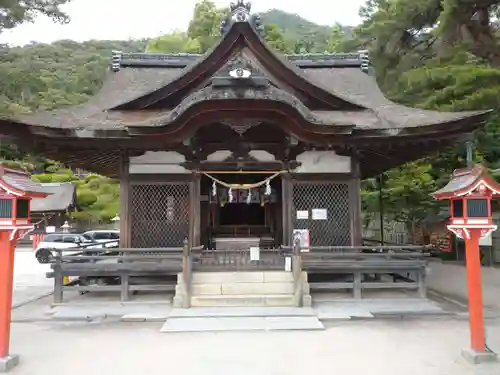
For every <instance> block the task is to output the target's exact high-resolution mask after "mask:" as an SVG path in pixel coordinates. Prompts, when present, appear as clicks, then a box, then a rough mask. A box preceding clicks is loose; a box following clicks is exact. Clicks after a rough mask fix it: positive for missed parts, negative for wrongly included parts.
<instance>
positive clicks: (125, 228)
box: [120, 152, 132, 248]
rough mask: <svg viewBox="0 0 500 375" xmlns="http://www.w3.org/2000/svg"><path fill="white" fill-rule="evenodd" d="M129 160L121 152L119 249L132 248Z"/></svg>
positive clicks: (125, 154) (126, 155)
mask: <svg viewBox="0 0 500 375" xmlns="http://www.w3.org/2000/svg"><path fill="white" fill-rule="evenodd" d="M129 165H130V160H129V157H128V154H127V153H125V152H123V153H122V154H121V156H120V247H121V248H129V247H132V239H131V224H132V218H131V214H132V209H131V194H130V189H131V186H130V171H129Z"/></svg>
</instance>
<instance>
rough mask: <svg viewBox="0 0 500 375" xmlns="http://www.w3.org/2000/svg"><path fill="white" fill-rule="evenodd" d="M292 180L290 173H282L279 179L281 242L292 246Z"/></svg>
mask: <svg viewBox="0 0 500 375" xmlns="http://www.w3.org/2000/svg"><path fill="white" fill-rule="evenodd" d="M292 199H293V181H292V176H291V174H290V173H285V174H283V177H282V180H281V205H282V228H283V230H282V233H283V239H282V241H283V242H282V243H283V245H285V246H292V245H293V244H292V233H293V220H292V210H293V207H292Z"/></svg>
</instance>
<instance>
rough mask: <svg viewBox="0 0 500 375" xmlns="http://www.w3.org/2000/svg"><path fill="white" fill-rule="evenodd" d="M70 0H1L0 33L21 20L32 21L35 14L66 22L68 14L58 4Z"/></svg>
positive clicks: (21, 21)
mask: <svg viewBox="0 0 500 375" xmlns="http://www.w3.org/2000/svg"><path fill="white" fill-rule="evenodd" d="M69 1H70V0H44V1H40V0H22V1H21V0H2V1H0V15H1V16H0V33H1V32H2V30H4V29H12V28H13V27H16V26H17V25H19V24H21V23H23V22H32V21H33V20H34V19H35V17H36V16H37V15H40V14H42V15H44V16H48V17H50V18H52V19H53V20H55V21H56V22H67V21H68V16H67V15H66V14H64V13H63V12H62V11H61V9H60V6H61V5H63V4H66V3H68V2H69Z"/></svg>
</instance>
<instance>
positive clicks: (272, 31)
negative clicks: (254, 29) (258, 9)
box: [264, 25, 289, 53]
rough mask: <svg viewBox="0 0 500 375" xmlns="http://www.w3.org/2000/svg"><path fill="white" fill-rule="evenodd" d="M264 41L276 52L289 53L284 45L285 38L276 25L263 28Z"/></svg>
mask: <svg viewBox="0 0 500 375" xmlns="http://www.w3.org/2000/svg"><path fill="white" fill-rule="evenodd" d="M264 40H265V41H266V42H267V44H268V45H269V46H271V47H272V48H274V49H275V50H276V51H280V52H283V53H287V52H289V49H288V47H287V45H286V43H285V38H284V37H283V34H282V33H281V31H280V29H279V28H278V26H276V25H265V26H264Z"/></svg>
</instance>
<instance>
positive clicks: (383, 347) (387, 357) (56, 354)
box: [12, 319, 500, 375]
mask: <svg viewBox="0 0 500 375" xmlns="http://www.w3.org/2000/svg"><path fill="white" fill-rule="evenodd" d="M160 327H161V323H158V324H153V323H135V324H134V323H93V324H89V323H85V324H83V323H66V324H63V323H36V324H33V323H17V324H14V325H13V331H12V352H13V353H16V354H20V355H21V364H20V366H19V367H18V368H16V369H15V370H14V371H13V372H12V373H13V374H17V375H33V374H36V375H53V374H64V373H69V372H70V373H71V374H72V375H88V374H93V375H100V374H102V375H104V374H105V375H109V374H112V373H116V374H120V375H132V374H133V375H137V374H141V373H147V374H148V375H156V374H158V375H159V374H162V375H164V374H166V373H175V374H176V375H212V374H213V375H216V374H217V375H220V374H238V375H247V374H248V375H250V374H252V375H255V374H265V375H274V374H280V375H281V374H286V375H295V374H297V375H299V374H300V375H304V374H307V373H311V372H313V373H320V372H323V373H349V374H354V375H357V374H360V375H365V374H374V375H378V374H384V375H401V374H405V375H422V374H425V375H446V374H449V375H469V374H470V375H472V374H477V375H498V374H500V364H488V365H479V366H475V367H474V366H472V365H469V364H468V363H466V362H465V361H464V360H463V359H462V358H461V355H460V351H461V348H462V346H463V345H464V344H466V343H467V342H468V325H467V322H466V321H458V320H453V319H447V320H445V319H439V320H429V319H428V320H408V321H404V320H403V321H391V320H377V321H374V320H370V321H357V322H339V323H336V324H335V325H334V326H331V327H329V328H328V329H327V330H325V331H316V332H312V331H300V332H240V333H238V332H227V333H193V334H190V333H186V334H165V333H160V332H159V329H160ZM488 333H489V337H490V338H491V340H490V345H491V346H492V347H493V349H494V348H495V347H496V348H498V349H497V350H500V322H497V321H495V322H490V323H489V327H488Z"/></svg>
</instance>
